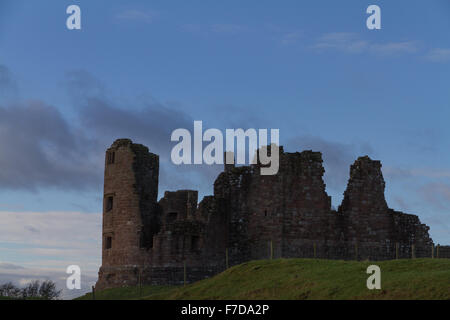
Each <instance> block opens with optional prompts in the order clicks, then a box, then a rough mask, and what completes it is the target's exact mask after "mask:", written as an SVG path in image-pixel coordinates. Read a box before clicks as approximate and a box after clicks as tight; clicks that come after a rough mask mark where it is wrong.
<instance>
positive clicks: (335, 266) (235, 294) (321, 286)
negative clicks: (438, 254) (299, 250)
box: [79, 259, 450, 300]
mask: <svg viewBox="0 0 450 320" xmlns="http://www.w3.org/2000/svg"><path fill="white" fill-rule="evenodd" d="M372 264H375V265H378V266H379V267H380V268H381V290H368V289H367V287H366V281H367V278H368V277H369V276H370V275H368V274H367V273H366V270H367V267H368V266H369V265H372ZM96 298H97V299H145V300H165V299H169V300H171V299H193V300H208V299H218V300H231V299H233V300H247V299H250V300H251V299H450V259H414V260H392V261H377V262H369V261H363V262H361V261H340V260H318V259H277V260H259V261H251V262H247V263H244V264H241V265H238V266H235V267H232V268H230V269H228V270H226V271H225V272H223V273H221V274H219V275H217V276H215V277H213V278H210V279H206V280H203V281H199V282H196V283H193V284H190V285H187V286H181V287H168V286H166V287H164V286H146V287H143V288H142V289H141V294H140V293H139V289H138V288H136V287H128V288H117V289H110V290H105V291H102V292H97V293H96ZM79 299H92V296H91V294H88V295H85V296H83V297H81V298H79Z"/></svg>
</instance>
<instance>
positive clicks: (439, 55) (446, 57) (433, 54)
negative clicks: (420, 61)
mask: <svg viewBox="0 0 450 320" xmlns="http://www.w3.org/2000/svg"><path fill="white" fill-rule="evenodd" d="M426 58H427V59H428V60H430V61H433V62H449V61H450V49H440V48H437V49H433V50H431V51H430V52H429V53H428V55H427V56H426Z"/></svg>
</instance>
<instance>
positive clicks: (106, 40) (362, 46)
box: [0, 0, 450, 270]
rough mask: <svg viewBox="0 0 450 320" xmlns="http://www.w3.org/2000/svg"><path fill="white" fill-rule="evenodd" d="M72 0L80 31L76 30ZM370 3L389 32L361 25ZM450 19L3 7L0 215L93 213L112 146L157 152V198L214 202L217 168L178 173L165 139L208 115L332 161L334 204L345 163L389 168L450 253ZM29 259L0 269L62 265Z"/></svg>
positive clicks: (197, 5)
mask: <svg viewBox="0 0 450 320" xmlns="http://www.w3.org/2000/svg"><path fill="white" fill-rule="evenodd" d="M71 4H77V5H79V6H80V7H81V10H82V30H80V31H69V30H67V29H66V26H65V22H66V19H67V14H66V8H67V7H68V6H69V5H71ZM370 4H377V5H379V6H380V7H381V12H382V29H381V30H368V29H367V28H366V19H367V17H368V15H367V14H366V13H365V11H366V8H367V7H368V6H369V5H370ZM449 16H450V2H448V1H445V0H440V1H439V0H434V1H428V2H426V3H425V2H423V1H360V0H355V1H345V3H344V2H342V1H301V2H300V1H287V0H283V1H278V2H274V1H250V0H248V1H245V2H244V1H233V0H227V1H214V2H212V1H102V0H96V1H75V0H72V1H62V0H48V1H39V2H37V1H18V0H16V1H5V0H2V1H1V2H0V112H1V115H2V116H3V120H1V119H0V128H3V131H2V130H0V164H1V165H2V167H3V168H2V169H1V170H2V171H3V174H1V175H0V211H2V212H19V213H23V212H32V213H34V214H38V213H42V212H59V213H60V215H61V216H62V217H64V215H65V214H68V212H77V213H80V214H90V215H92V216H98V214H99V213H100V212H101V194H102V180H101V175H102V165H103V158H102V157H103V152H104V150H105V149H106V148H107V147H108V145H109V144H111V143H112V142H113V140H114V139H116V138H119V137H130V138H133V139H134V140H135V141H136V142H140V143H144V144H146V145H147V146H149V147H150V149H151V150H152V151H154V152H157V153H159V154H160V155H161V158H162V164H161V165H162V172H161V185H160V193H162V192H163V191H164V190H166V189H171V190H172V189H175V188H178V187H179V188H180V189H181V188H191V189H199V190H200V192H201V194H202V195H205V194H209V193H211V192H212V183H213V179H214V176H215V175H216V174H217V173H218V172H219V168H198V169H194V170H189V168H188V169H186V168H184V169H183V168H175V167H174V166H172V165H171V164H170V163H168V156H169V153H170V147H171V144H170V140H169V139H170V132H171V131H172V130H173V129H175V128H176V127H177V126H180V125H185V126H186V125H187V126H190V127H187V129H189V128H191V126H192V124H193V120H203V123H204V126H205V127H215V128H221V129H225V128H236V127H243V128H250V127H254V128H279V129H280V140H281V141H280V142H281V144H284V145H285V148H286V149H287V150H288V151H298V150H301V149H305V148H308V149H315V150H317V151H323V153H324V165H325V168H326V170H327V173H326V175H325V182H326V183H327V192H328V193H329V194H330V195H331V196H332V197H333V204H334V205H335V206H337V205H338V204H339V202H340V200H341V198H342V193H343V191H344V189H345V186H346V180H347V179H348V172H349V166H350V164H351V163H352V162H353V161H354V160H355V159H356V158H357V157H358V156H361V155H365V154H368V155H369V156H371V157H372V158H374V159H378V160H381V161H382V163H383V173H384V177H385V180H386V198H387V200H388V204H389V205H390V207H392V208H394V209H397V210H402V211H406V212H408V213H414V214H418V215H419V217H420V218H421V220H422V222H423V223H426V224H428V225H429V226H430V227H431V236H432V237H433V239H434V240H435V242H436V243H437V242H440V243H446V244H448V243H450V216H449V210H450V165H449V163H450V150H449V148H448V141H449V138H450V130H449V128H448V119H449V118H450V90H449V87H448V86H449V75H450V38H449V37H448V34H449V31H450V19H449ZM2 126H3V127H2ZM74 168H76V169H74ZM8 173H9V174H8ZM23 219H26V215H24V218H23ZM92 219H94V220H95V219H96V218H92ZM94 220H93V221H94ZM93 223H94V222H93ZM95 223H96V224H98V219H97V220H95ZM55 228H56V227H55ZM17 232H19V231H17ZM5 238H6V235H5ZM2 240H3V241H4V242H3V243H2V242H1V241H2ZM91 240H92V239H91ZM89 241H90V240H89ZM6 242H7V241H6V239H3V238H2V239H0V244H2V247H8V246H10V247H11V246H13V244H11V243H9V242H8V243H6ZM14 245H15V246H19V247H20V245H22V248H23V249H24V248H25V249H26V244H24V243H22V244H20V241H19V242H18V243H14ZM47 245H50V243H48V244H47ZM35 247H36V248H37V249H39V248H41V247H42V245H41V246H40V245H39V244H36V245H35ZM25 249H24V250H23V252H24V253H23V254H21V253H20V252H21V251H17V250H15V251H11V250H9V251H8V250H2V251H1V252H0V262H2V261H4V262H8V263H16V264H18V265H23V264H27V263H29V264H30V266H31V265H33V261H36V260H39V261H43V262H42V263H40V265H33V266H35V267H42V266H45V267H49V266H51V263H50V262H48V261H53V260H55V259H56V258H60V256H56V255H54V256H52V255H51V254H47V255H45V256H42V255H40V254H41V253H39V252H41V251H39V252H38V251H35V252H36V254H35V255H30V254H29V251H27V250H25ZM37 249H36V250H37ZM5 252H6V253H5ZM7 252H9V253H7ZM11 252H15V253H14V254H12V253H11ZM18 252H19V253H18ZM27 252H28V253H27ZM37 257H40V258H39V259H37ZM74 257H76V255H74V256H70V257H69V258H67V259H73V258H74ZM89 257H90V259H91V260H89V261H86V263H87V264H89V263H92V261H99V257H100V251H98V256H97V255H95V254H94V253H91V254H90V256H89ZM46 259H47V260H46ZM45 261H47V262H45ZM95 268H96V266H93V267H92V270H94V269H95Z"/></svg>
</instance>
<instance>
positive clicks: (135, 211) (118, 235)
mask: <svg viewBox="0 0 450 320" xmlns="http://www.w3.org/2000/svg"><path fill="white" fill-rule="evenodd" d="M158 175H159V157H158V156H157V155H155V154H153V153H150V152H149V150H148V148H147V147H145V146H143V145H140V144H134V143H133V142H132V141H131V140H129V139H119V140H117V141H115V142H114V143H113V144H112V146H111V147H110V148H109V149H108V150H107V151H106V157H105V179H104V195H103V232H102V236H103V239H102V267H101V268H100V272H99V282H98V284H97V285H98V286H100V287H101V286H102V282H103V280H107V282H108V284H111V283H120V282H123V281H124V279H121V277H124V276H126V274H127V273H129V276H130V277H132V276H133V274H135V273H136V268H138V269H139V268H142V267H143V266H145V265H146V264H147V265H148V264H149V263H150V261H146V260H148V259H149V257H150V256H151V254H150V251H151V248H152V246H153V235H155V234H156V233H157V232H158V231H159V228H160V223H161V222H160V216H159V210H158V205H157V197H158ZM127 270H128V271H129V272H127ZM124 271H125V272H124ZM116 278H117V279H116Z"/></svg>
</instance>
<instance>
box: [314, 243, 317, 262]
mask: <svg viewBox="0 0 450 320" xmlns="http://www.w3.org/2000/svg"><path fill="white" fill-rule="evenodd" d="M316 252H317V251H316V243H315V242H314V259H316V257H317V255H316Z"/></svg>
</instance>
